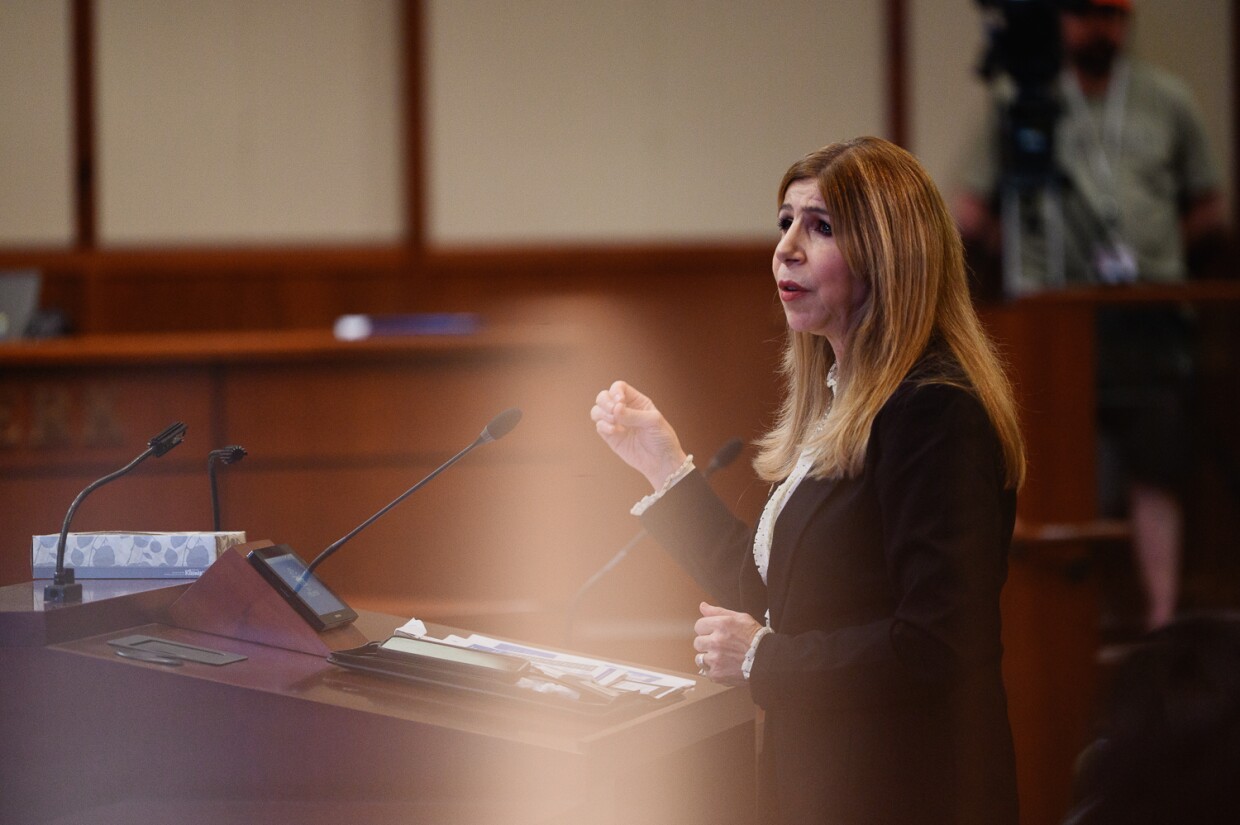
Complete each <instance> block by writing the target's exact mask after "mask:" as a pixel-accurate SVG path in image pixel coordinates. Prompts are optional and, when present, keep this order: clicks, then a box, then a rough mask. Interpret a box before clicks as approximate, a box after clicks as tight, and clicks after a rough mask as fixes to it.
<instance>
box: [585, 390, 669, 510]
mask: <svg viewBox="0 0 1240 825" xmlns="http://www.w3.org/2000/svg"><path fill="white" fill-rule="evenodd" d="M590 418H591V419H592V420H593V421H594V428H595V429H596V430H597V431H598V434H599V435H600V436H602V438H603V440H604V441H605V442H607V446H608V447H611V449H612V450H613V451H614V452H615V453H616V455H618V456H620V458H622V459H624V461H625V463H627V464H628V465H629V466H630V467H632V468H634V469H635V470H637V471H638V472H640V473H641V474H642V475H644V476H645V477H646V480H647V481H649V482H650V486H651V487H653V488H655V489H656V490H657V489H658V488H659V487H660V486H662V484H663V482H664V481H666V480H667V478H668V477H669V476H670V475H671V474H672V473H674V472H676V470H678V469H679V468H680V465H682V464H684V462H685V458H686V455H685V451H684V450H682V449H681V448H680V439H679V438H677V437H676V431H675V430H673V429H672V425H671V424H668V423H667V419H665V418H664V417H663V414H662V413H661V412H659V410H658V409H657V408H656V407H655V405H654V403H653V402H652V401H651V400H650V399H649V398H647V397H646V396H644V395H642V394H641V393H640V392H638V391H637V390H635V389H633V388H632V387H630V386H629V385H628V384H626V383H624V382H623V381H617V382H615V383H614V384H612V385H611V386H610V387H609V388H608V389H605V390H603V391H602V392H600V393H599V394H598V396H597V397H595V399H594V406H593V407H592V408H591V409H590Z"/></svg>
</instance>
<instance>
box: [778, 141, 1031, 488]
mask: <svg viewBox="0 0 1240 825" xmlns="http://www.w3.org/2000/svg"><path fill="white" fill-rule="evenodd" d="M800 180H814V181H817V183H818V188H819V191H820V193H821V194H822V197H823V200H824V201H825V203H826V207H827V211H828V212H829V214H830V215H831V218H832V228H833V230H834V235H835V240H836V243H837V244H838V246H839V249H840V252H841V254H842V255H843V258H844V261H845V263H846V264H847V265H848V268H849V270H850V271H851V272H852V273H853V274H854V275H856V276H857V277H859V278H860V279H861V280H862V281H863V282H864V283H865V284H866V286H868V288H869V294H868V296H867V297H866V299H865V300H864V301H863V303H862V304H861V306H860V307H859V309H858V317H857V320H856V323H855V324H854V325H853V327H852V330H851V332H850V339H849V343H848V359H847V362H846V363H841V364H840V366H839V372H840V374H839V376H838V381H837V390H836V392H835V393H834V394H833V393H832V392H831V391H830V390H829V389H828V387H827V384H826V375H827V372H828V370H829V369H830V367H831V365H832V364H833V363H835V354H834V352H833V351H832V349H831V345H830V343H828V341H827V339H826V338H824V337H822V336H818V335H812V334H810V333H805V332H793V331H792V330H789V331H788V341H787V345H786V347H785V349H784V359H783V377H784V381H785V384H786V388H785V393H784V398H783V402H782V404H781V407H780V411H779V414H778V417H777V419H776V422H775V425H774V427H772V428H771V430H770V431H769V432H767V433H766V435H764V436H763V437H762V438H761V439H759V441H758V447H759V452H758V456H757V458H756V459H755V460H754V468H755V469H756V470H757V472H758V475H759V476H760V477H762V478H763V479H765V480H767V481H777V480H779V479H781V478H784V477H785V476H787V475H788V474H789V473H790V472H791V471H792V468H793V467H794V466H795V464H796V462H797V459H798V457H799V456H800V453H801V449H802V447H805V446H808V447H810V448H811V449H812V450H813V451H814V452H815V453H816V455H817V461H816V463H815V466H814V469H813V471H812V472H813V475H814V476H815V477H817V478H832V477H841V476H844V477H851V476H856V475H858V474H860V472H861V470H862V466H863V464H864V462H865V451H866V444H867V443H868V441H869V436H870V428H871V426H872V425H873V423H874V418H875V417H876V416H877V415H878V412H879V410H880V409H882V407H883V405H884V404H885V403H886V402H887V400H888V399H889V398H890V397H891V396H892V394H893V393H894V392H895V391H896V388H897V387H898V386H899V385H900V383H901V381H903V380H904V379H905V378H906V377H907V376H908V374H909V372H910V370H912V368H913V366H914V365H915V364H917V363H918V361H919V360H920V359H922V358H923V356H929V357H928V358H926V360H925V362H924V363H923V365H922V366H921V367H920V368H919V369H918V374H917V380H918V381H919V382H920V383H923V384H950V385H953V386H957V387H961V388H962V389H965V390H967V391H968V392H970V393H972V394H973V395H975V396H976V397H977V399H978V400H979V401H980V402H981V404H982V406H983V408H985V410H986V414H987V416H988V417H989V418H990V421H991V423H992V424H993V426H994V428H995V430H996V432H997V433H998V436H999V441H1000V443H1001V444H1002V446H1003V457H1004V466H1005V478H1006V483H1007V484H1008V486H1009V487H1013V488H1015V487H1019V486H1020V484H1021V483H1022V482H1023V480H1024V477H1025V449H1024V442H1023V440H1022V438H1021V433H1020V424H1019V421H1018V417H1017V413H1016V403H1015V401H1014V399H1013V397H1012V388H1011V385H1010V384H1009V382H1008V379H1007V376H1006V375H1005V374H1004V370H1003V367H1002V365H1001V363H1000V360H999V357H998V354H997V353H996V351H995V348H994V346H993V344H992V343H991V341H990V339H989V338H988V337H987V335H986V333H985V331H984V330H983V329H982V325H981V322H980V321H979V320H978V317H977V313H976V312H974V310H973V304H972V301H971V299H970V297H969V290H968V284H967V281H966V275H965V266H964V252H963V248H962V246H961V243H960V233H959V232H958V231H957V229H956V225H955V223H954V222H953V221H952V218H951V215H950V214H949V212H948V210H947V206H946V205H945V204H944V202H943V197H942V195H941V194H939V190H938V188H937V187H936V186H935V185H934V182H933V181H932V180H931V179H930V177H929V175H927V174H926V171H925V170H924V169H923V168H922V167H921V164H919V163H918V162H917V159H916V158H914V157H913V156H912V155H911V154H909V153H908V152H906V151H905V150H904V149H901V148H900V147H898V146H896V145H895V144H893V143H889V142H888V141H885V140H882V139H881V138H876V137H860V138H856V139H854V140H850V141H847V142H844V143H834V144H832V145H830V146H826V147H824V148H822V149H819V150H818V151H816V152H812V153H810V154H809V155H806V156H805V157H804V158H802V159H801V160H799V161H797V162H796V163H794V164H793V165H792V166H791V168H789V169H788V171H787V173H785V174H784V179H783V181H782V182H781V183H780V185H779V202H780V203H782V202H783V199H784V196H785V194H787V191H788V187H789V186H790V185H791V184H792V183H793V182H794V181H800ZM932 341H933V342H934V345H933V346H931V342H932ZM928 350H929V351H928ZM833 395H834V398H833ZM824 416H825V418H824ZM819 422H823V426H822V428H821V429H818V428H817V425H818V423H819Z"/></svg>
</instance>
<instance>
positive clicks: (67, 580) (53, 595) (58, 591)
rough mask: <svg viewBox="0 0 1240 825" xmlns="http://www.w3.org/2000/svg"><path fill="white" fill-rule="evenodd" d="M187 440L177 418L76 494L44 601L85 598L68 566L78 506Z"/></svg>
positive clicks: (66, 516) (64, 526) (59, 542)
mask: <svg viewBox="0 0 1240 825" xmlns="http://www.w3.org/2000/svg"><path fill="white" fill-rule="evenodd" d="M184 440H185V425H184V424H182V423H181V422H180V421H178V422H177V423H175V424H173V425H172V426H171V427H169V428H168V429H166V430H164V431H163V432H162V433H160V434H159V435H157V436H155V437H154V438H152V439H151V440H150V441H148V442H147V448H146V450H144V451H143V453H142V455H140V456H138V457H137V458H135V459H134V460H133V461H131V462H129V463H128V464H126V465H125V466H124V467H122V468H120V469H119V470H117V471H116V472H114V473H109V474H108V475H106V476H104V477H103V478H101V479H99V480H98V481H95V482H92V483H91V484H88V485H87V486H86V489H85V490H83V491H82V492H80V493H78V495H77V498H75V499H74V500H73V503H72V504H70V505H69V512H67V513H65V522H64V524H63V525H61V527H60V539H59V540H58V541H57V542H56V572H55V573H54V574H53V575H52V583H51V584H49V585H47V586H46V587H44V588H43V601H44V602H55V603H67V602H80V601H81V600H82V584H81V582H78V581H75V580H74V576H73V568H72V567H69V568H66V567H65V542H66V541H67V540H68V538H69V525H70V523H71V522H72V521H73V514H74V513H76V512H77V509H78V507H79V506H81V504H82V502H83V501H84V500H85V499H86V497H87V496H88V495H90V494H91V493H92V492H94V491H95V490H97V489H99V488H100V487H102V486H103V485H105V484H107V483H108V482H110V481H115V480H116V479H118V478H120V477H121V476H123V475H125V474H126V473H128V472H129V471H130V470H132V469H133V468H134V467H137V466H138V465H139V464H141V463H142V462H143V461H146V460H147V459H148V458H150V457H151V456H155V457H156V458H159V457H161V456H163V455H164V454H165V453H167V452H168V451H169V450H171V449H172V448H173V447H175V446H176V445H178V444H180V443H181V442H182V441H184Z"/></svg>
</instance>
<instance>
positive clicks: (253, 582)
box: [168, 541, 369, 656]
mask: <svg viewBox="0 0 1240 825" xmlns="http://www.w3.org/2000/svg"><path fill="white" fill-rule="evenodd" d="M271 546H272V543H271V542H270V541H252V542H248V543H246V544H241V545H238V546H236V547H230V548H229V549H228V550H226V551H224V553H222V554H221V555H220V557H219V558H218V559H217V560H216V561H215V562H214V563H213V564H212V565H211V566H210V567H208V568H207V569H206V570H204V571H203V574H202V577H201V578H199V579H198V580H197V581H195V582H194V583H193V584H191V585H190V586H189V588H187V589H186V591H185V592H184V593H183V594H181V596H180V597H179V598H178V599H177V600H176V601H175V602H173V603H172V604H171V605H169V607H168V622H169V624H172V625H175V626H176V627H181V628H185V629H186V630H198V631H201V632H203V633H211V634H214V635H216V636H225V637H227V638H229V639H242V640H245V641H247V642H257V643H258V644H260V645H268V646H270V647H281V648H284V649H285V650H296V651H300V652H302V653H309V654H311V655H316V656H326V655H327V654H328V653H330V652H332V651H333V650H346V649H348V648H351V647H357V646H359V645H364V644H366V642H367V641H369V640H368V639H367V638H366V637H365V635H363V634H362V633H361V631H359V630H358V629H357V628H355V627H353V626H352V625H346V626H344V627H337V628H333V629H331V630H328V631H326V632H323V633H319V632H317V631H315V630H314V628H312V627H310V625H308V624H306V621H305V620H304V619H302V617H301V616H299V615H298V614H297V611H295V610H294V609H293V608H291V607H289V605H288V603H287V602H286V601H284V599H282V598H281V597H280V594H278V593H277V592H276V591H275V590H274V589H273V588H272V587H271V585H270V584H268V583H267V582H266V581H265V580H264V579H263V577H262V576H260V575H259V574H258V572H257V571H255V570H254V568H253V567H251V566H250V563H249V562H248V561H246V559H245V555H246V553H248V552H249V551H251V550H253V549H255V548H259V547H271Z"/></svg>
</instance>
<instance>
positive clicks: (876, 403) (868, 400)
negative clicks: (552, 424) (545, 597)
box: [591, 137, 1025, 825]
mask: <svg viewBox="0 0 1240 825" xmlns="http://www.w3.org/2000/svg"><path fill="white" fill-rule="evenodd" d="M778 203H779V233H780V237H779V242H778V244H777V245H776V247H775V254H774V260H773V262H772V270H773V274H774V282H775V289H776V293H777V295H778V297H779V300H780V302H781V304H782V305H783V309H784V314H785V316H786V318H787V323H788V337H787V345H786V348H785V352H784V361H783V376H784V394H783V398H782V402H781V405H780V409H779V414H778V417H777V419H776V421H775V424H774V426H773V427H772V428H771V430H770V431H769V432H768V433H766V435H765V436H763V437H762V438H761V439H760V440H759V441H758V455H757V458H756V460H755V461H754V467H755V469H756V471H757V473H758V475H759V477H761V478H762V479H764V480H766V481H768V482H770V483H771V485H772V489H771V494H770V497H769V499H768V500H767V502H766V506H765V508H764V510H763V512H762V516H761V518H760V519H759V521H758V524H757V526H756V527H755V528H752V529H751V528H749V527H748V526H747V525H745V524H743V523H742V522H740V521H739V520H737V519H736V518H735V517H734V516H733V515H732V514H731V512H730V511H729V510H728V509H727V507H726V506H725V505H724V504H723V502H722V501H721V500H720V499H719V498H718V497H717V496H715V495H714V493H713V492H711V490H710V488H709V487H708V486H707V484H706V482H705V480H704V478H703V476H702V475H701V474H700V473H699V472H697V471H696V470H695V469H694V467H693V460H692V457H691V456H687V455H686V454H685V452H684V450H683V449H681V446H680V442H679V439H678V438H677V436H676V433H675V431H674V430H673V429H672V427H671V425H670V424H668V422H667V421H666V419H664V418H663V416H662V415H661V414H660V413H659V411H658V408H657V407H656V406H655V405H654V404H653V403H652V402H651V400H650V399H649V398H647V397H646V396H644V395H642V394H641V393H640V392H638V391H637V390H636V389H634V388H633V387H630V386H629V385H627V384H625V383H624V382H623V381H617V382H615V383H614V384H612V385H611V387H609V388H608V389H606V390H603V391H602V392H600V393H599V394H598V396H597V398H596V399H595V404H594V407H593V409H592V410H591V417H592V418H593V420H594V422H595V427H596V429H597V430H598V433H599V435H600V436H602V438H603V439H604V441H606V442H607V444H608V445H609V446H610V447H611V448H612V450H614V451H615V452H616V453H617V454H618V455H619V456H620V457H621V458H622V459H623V460H624V461H625V462H627V463H628V464H629V465H631V466H632V467H634V468H635V469H637V470H639V471H640V472H641V473H643V474H644V475H645V476H646V478H647V479H648V480H649V481H650V483H651V486H652V487H653V488H654V493H652V494H651V495H650V496H648V497H646V498H645V499H643V500H642V501H641V502H639V503H638V505H637V506H636V507H635V508H634V512H635V513H637V514H638V515H640V516H641V518H642V521H643V524H644V525H645V526H646V528H647V529H648V530H649V531H650V532H651V533H652V534H653V535H654V536H655V537H656V538H657V539H658V540H659V542H660V543H661V544H662V545H663V546H664V547H665V548H666V549H667V550H668V552H669V553H671V554H672V556H673V557H674V558H676V559H677V561H678V562H679V563H680V564H682V565H683V566H684V567H685V568H686V569H687V570H688V571H689V572H690V573H691V574H692V575H693V576H694V578H695V579H696V580H697V581H698V582H699V584H701V585H702V587H703V588H704V589H706V590H707V591H708V592H709V593H710V594H712V596H713V597H714V601H715V604H707V603H703V604H702V605H701V611H702V618H701V619H700V620H698V622H697V625H696V627H695V632H696V633H697V637H696V639H695V640H694V648H695V649H696V650H697V664H698V667H699V668H700V670H701V672H702V674H703V675H706V676H709V677H710V678H711V679H713V680H715V681H717V682H721V683H725V684H731V685H745V684H747V685H748V686H749V688H750V690H751V692H752V695H753V698H754V701H755V702H756V703H757V704H758V705H759V706H761V707H762V708H764V709H765V711H766V717H765V725H764V739H763V753H762V758H761V762H760V764H761V775H760V778H759V787H760V795H759V803H758V804H759V814H760V817H761V818H762V820H763V821H767V822H778V823H794V822H795V823H811V822H812V823H836V822H838V823H871V822H872V823H985V825H1004V823H1015V822H1016V819H1017V811H1016V789H1015V772H1014V767H1013V754H1012V741H1011V732H1010V728H1009V725H1008V717H1007V700H1006V696H1005V693H1004V689H1003V682H1002V677H1001V673H1000V659H1001V656H1002V647H1001V644H1000V621H999V591H1000V589H1001V588H1002V586H1003V582H1004V579H1005V577H1006V574H1007V552H1008V547H1009V544H1010V541H1011V535H1012V525H1013V519H1014V516H1015V507H1016V493H1015V491H1016V489H1017V487H1018V486H1019V485H1020V483H1021V481H1022V478H1023V476H1024V469H1025V461H1024V448H1023V445H1022V442H1021V436H1020V431H1019V425H1018V422H1017V416H1016V412H1015V405H1014V402H1013V399H1012V393H1011V388H1010V386H1009V384H1008V382H1007V379H1006V377H1005V375H1004V373H1003V369H1002V367H1001V365H1000V363H999V360H998V358H997V357H996V355H995V352H994V350H993V348H992V346H991V344H990V342H989V340H988V339H987V337H986V335H985V333H984V332H983V331H982V328H981V324H980V322H979V321H978V318H977V315H976V314H975V313H974V311H973V307H972V304H971V303H970V299H969V291H968V287H967V283H966V276H965V269H964V262H963V256H962V252H961V244H960V238H959V235H958V233H957V231H956V228H955V225H954V224H953V223H952V220H951V217H950V215H949V213H948V211H947V208H946V207H945V206H944V203H943V199H942V197H941V195H940V194H939V192H938V190H937V189H936V187H935V185H934V183H933V182H932V181H931V180H930V178H929V177H928V176H927V174H926V172H925V170H924V169H922V168H921V166H920V164H918V162H917V161H916V159H914V158H913V156H912V155H910V154H909V153H908V152H906V151H904V150H903V149H900V148H899V147H897V146H895V145H893V144H891V143H888V142H887V141H884V140H881V139H878V138H872V137H865V138H858V139H856V140H852V141H848V142H845V143H837V144H833V145H831V146H828V147H825V148H823V149H820V150H818V151H816V152H813V153H811V154H810V155H807V156H806V157H805V158H803V159H801V160H799V161H797V162H796V163H795V164H793V165H792V167H791V168H790V169H789V170H788V172H787V173H786V174H785V175H784V178H783V181H782V182H781V183H780V186H779V198H778Z"/></svg>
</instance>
